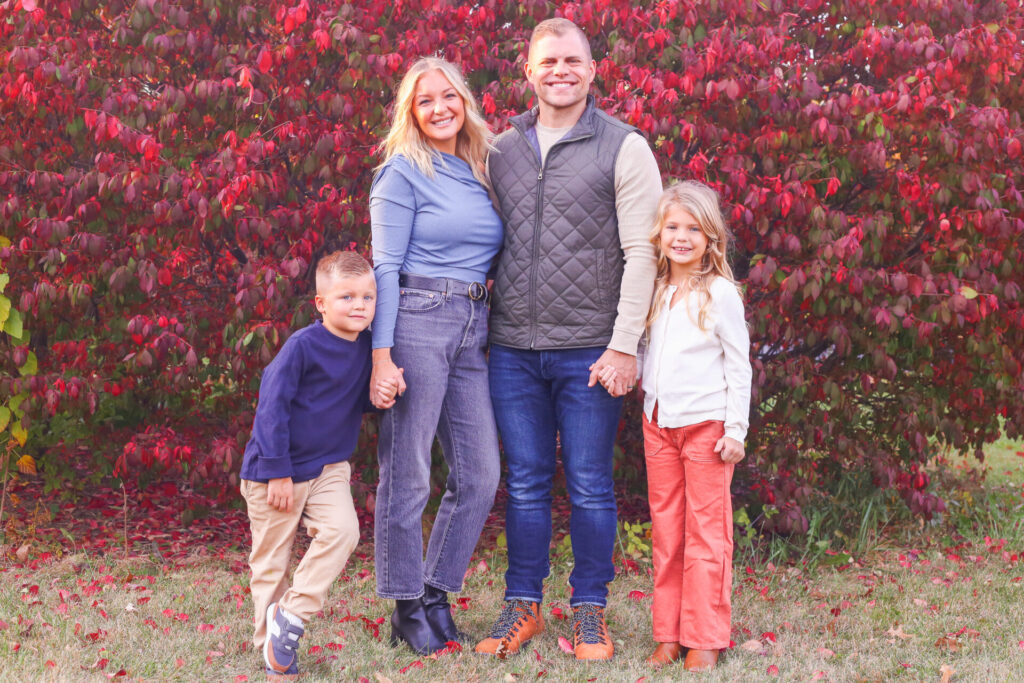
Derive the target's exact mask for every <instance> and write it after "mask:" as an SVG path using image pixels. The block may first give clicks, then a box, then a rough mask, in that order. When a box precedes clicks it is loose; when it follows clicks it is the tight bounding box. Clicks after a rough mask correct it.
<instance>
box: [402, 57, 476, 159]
mask: <svg viewBox="0 0 1024 683" xmlns="http://www.w3.org/2000/svg"><path fill="white" fill-rule="evenodd" d="M412 115H413V117H414V118H415V119H416V125H417V126H419V129H420V132H421V133H423V136H424V137H425V138H427V142H429V143H430V145H431V147H433V148H434V149H436V150H438V151H440V152H447V153H448V154H455V139H456V136H458V134H459V131H460V130H462V124H463V123H464V122H465V121H466V107H465V105H464V104H463V102H462V97H461V96H460V95H459V93H458V91H456V90H455V88H454V87H453V86H452V84H451V82H450V81H449V80H448V79H447V78H446V77H445V75H444V74H443V73H441V72H440V71H439V70H437V69H434V70H433V71H428V72H427V73H425V74H423V75H422V76H420V80H419V81H418V82H417V83H416V92H415V93H414V94H413V98H412Z"/></svg>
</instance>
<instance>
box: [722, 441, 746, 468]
mask: <svg viewBox="0 0 1024 683" xmlns="http://www.w3.org/2000/svg"><path fill="white" fill-rule="evenodd" d="M715 453H721V454H722V462H724V463H725V464H727V465H735V464H736V463H738V462H739V461H740V460H742V459H743V456H744V455H746V454H745V453H744V452H743V444H742V443H741V442H739V441H737V440H736V439H733V438H732V437H728V436H723V437H722V438H721V439H719V440H718V443H716V444H715Z"/></svg>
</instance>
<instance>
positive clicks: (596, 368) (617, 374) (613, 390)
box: [587, 349, 636, 397]
mask: <svg viewBox="0 0 1024 683" xmlns="http://www.w3.org/2000/svg"><path fill="white" fill-rule="evenodd" d="M598 382H601V386H603V387H604V388H605V389H606V390H607V391H608V393H609V394H611V395H612V396H615V397H618V396H625V395H626V394H627V393H628V392H629V390H630V389H632V388H633V386H634V385H635V384H636V356H631V355H629V354H628V353H622V352H621V351H613V350H612V349H605V351H604V353H602V354H601V357H600V358H598V359H597V361H596V362H595V363H594V364H593V365H591V366H590V381H589V382H587V386H588V387H592V386H594V385H595V384H597V383H598Z"/></svg>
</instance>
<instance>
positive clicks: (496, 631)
mask: <svg viewBox="0 0 1024 683" xmlns="http://www.w3.org/2000/svg"><path fill="white" fill-rule="evenodd" d="M530 614H531V610H530V603H529V602H527V601H526V600H509V601H507V602H506V603H505V606H504V607H502V608H501V614H499V615H498V620H497V621H496V622H494V628H493V629H491V638H505V637H506V636H508V635H509V632H510V631H511V630H512V628H513V627H514V626H515V625H516V622H518V621H519V620H520V619H522V618H523V617H525V616H529V615H530Z"/></svg>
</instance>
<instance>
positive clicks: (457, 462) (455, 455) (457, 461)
mask: <svg viewBox="0 0 1024 683" xmlns="http://www.w3.org/2000/svg"><path fill="white" fill-rule="evenodd" d="M449 387H450V385H449ZM446 398H447V397H446ZM441 419H442V420H444V422H445V424H446V426H447V430H448V434H449V435H450V436H451V437H452V439H451V443H452V464H453V465H454V467H449V469H448V476H449V477H450V476H452V475H453V474H454V475H455V490H456V493H455V502H454V503H452V514H450V515H449V516H448V521H447V522H446V523H445V526H444V531H443V532H442V533H441V549H440V550H439V551H438V553H437V561H436V562H435V563H434V566H433V567H431V568H430V571H429V572H427V573H429V574H430V575H431V576H433V575H434V572H435V571H436V570H437V567H438V566H443V565H444V562H443V559H444V553H445V552H446V551H447V549H448V534H449V533H450V531H451V528H452V519H453V518H454V517H455V511H456V510H458V509H459V503H460V502H461V499H462V480H461V477H460V476H459V475H460V470H461V462H462V461H461V458H460V457H459V447H458V444H457V443H456V441H457V439H456V438H455V434H454V432H452V426H451V418H450V417H449V415H448V403H447V400H446V401H445V402H444V403H442V404H441ZM446 488H447V486H446ZM428 554H429V552H428ZM435 587H437V586H435ZM456 590H457V589H456Z"/></svg>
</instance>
